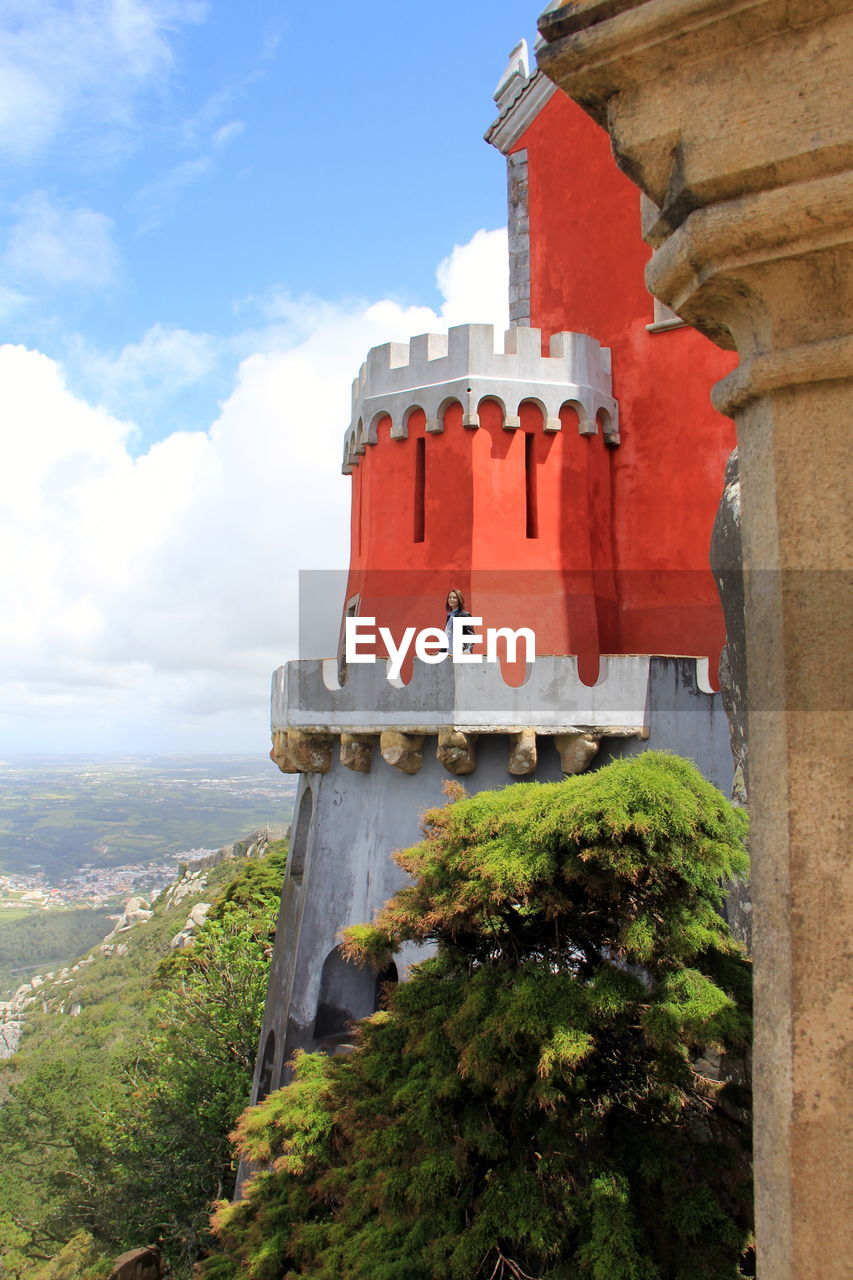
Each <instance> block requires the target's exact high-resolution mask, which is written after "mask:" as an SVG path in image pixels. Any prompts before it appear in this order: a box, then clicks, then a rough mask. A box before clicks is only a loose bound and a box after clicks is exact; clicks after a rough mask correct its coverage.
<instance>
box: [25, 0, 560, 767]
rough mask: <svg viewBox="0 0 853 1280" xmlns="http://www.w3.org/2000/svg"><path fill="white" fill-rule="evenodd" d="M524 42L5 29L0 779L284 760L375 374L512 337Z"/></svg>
mask: <svg viewBox="0 0 853 1280" xmlns="http://www.w3.org/2000/svg"><path fill="white" fill-rule="evenodd" d="M536 16H537V9H536V7H535V6H534V7H531V8H527V7H526V6H525V5H523V4H520V3H518V0H515V2H514V3H510V0H494V3H490V4H489V6H488V7H486V6H481V5H478V4H473V5H472V4H468V5H460V4H458V3H453V4H451V3H450V2H449V0H438V2H437V3H432V4H430V5H429V6H419V5H407V6H400V5H399V4H394V5H392V4H391V3H386V2H385V0H370V2H369V3H362V4H359V5H348V6H347V5H341V6H335V7H333V8H331V9H330V8H328V7H325V8H324V7H322V6H318V5H316V4H311V5H309V4H307V3H285V2H280V3H276V2H275V0H247V3H245V4H243V5H237V4H235V3H233V2H232V3H226V2H225V0H209V2H208V3H201V2H199V0H0V162H2V167H0V544H2V551H3V554H2V556H0V593H2V596H3V599H4V601H5V607H4V609H3V611H2V617H0V752H4V751H5V752H7V753H8V752H12V751H16V750H34V751H36V750H67V751H70V750H80V751H97V750H100V751H123V752H127V751H133V750H139V751H149V750H163V751H170V750H226V751H231V750H256V749H258V750H261V751H263V750H264V749H265V747H266V741H267V739H266V734H267V727H266V720H267V689H268V677H269V672H270V670H271V668H272V667H273V666H275V665H277V664H278V663H279V662H281V661H283V660H284V659H285V658H286V657H288V656H289V654H290V653H292V652H293V645H294V638H295V618H294V599H295V584H296V574H297V572H298V570H299V569H300V568H316V567H333V566H339V565H341V564H343V563H345V561H346V523H347V502H348V485H347V482H346V481H344V480H343V479H342V478H341V477H340V474H339V455H340V442H341V439H342V436H343V432H344V429H345V427H346V425H347V419H348V389H349V383H350V381H351V379H352V378H353V377H354V376H355V374H356V373H357V370H358V365H359V363H360V361H361V360H362V359H363V358H364V355H365V354H366V351H367V349H368V347H370V346H372V345H375V344H376V343H378V342H383V341H387V340H390V339H393V340H404V339H405V338H407V337H408V336H410V335H411V334H414V333H418V332H423V331H424V330H427V329H433V330H435V329H443V328H446V327H447V325H448V324H455V323H461V322H463V321H477V322H483V321H485V322H489V321H493V322H495V323H497V324H498V325H502V324H503V323H505V308H506V299H505V271H506V248H505V231H504V230H503V228H504V224H505V218H506V211H505V198H506V197H505V172H504V162H503V159H502V157H501V156H500V155H499V154H498V153H497V152H496V151H494V150H493V149H492V148H490V147H489V146H487V145H486V143H485V142H483V140H482V134H483V131H484V129H485V128H486V127H487V126H488V124H489V123H490V122H491V120H492V119H493V117H494V114H495V112H494V106H493V103H492V99H491V95H492V91H493V89H494V86H495V84H496V83H497V80H498V78H499V76H500V74H501V72H502V71H503V68H504V66H505V64H506V59H507V55H508V53H509V50H510V49H511V47H512V46H513V44H515V42H516V41H517V40H518V39H519V38H521V37H522V36H526V37H527V38H528V39H529V40H531V41H532V39H533V37H534V35H535V21H536Z"/></svg>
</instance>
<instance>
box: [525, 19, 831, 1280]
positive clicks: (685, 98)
mask: <svg viewBox="0 0 853 1280" xmlns="http://www.w3.org/2000/svg"><path fill="white" fill-rule="evenodd" d="M540 30H541V31H542V34H543V36H544V38H545V40H546V41H547V42H548V43H547V45H546V46H545V47H544V48H543V49H542V50H541V52H540V55H539V62H540V66H541V67H542V69H543V70H544V71H545V72H546V74H547V75H549V76H550V77H551V78H552V79H553V80H554V81H555V82H556V83H557V84H558V85H559V86H560V87H561V88H562V89H564V90H565V91H566V92H567V93H568V94H569V95H570V96H571V97H573V98H574V99H575V100H576V101H577V102H579V103H580V104H581V106H582V107H584V108H585V109H586V110H587V111H588V112H589V113H590V114H591V115H593V116H594V117H595V118H596V119H597V120H598V121H599V123H601V124H602V125H604V127H605V128H607V129H608V130H609V132H610V135H611V139H612V143H613V149H614V153H615V155H616V158H617V161H618V163H619V164H620V166H621V167H622V168H623V169H624V171H625V172H626V173H627V174H628V175H629V176H630V177H631V178H632V179H633V180H634V181H635V182H636V183H637V184H638V185H639V186H640V187H641V189H642V190H643V191H644V192H645V195H646V196H647V197H648V203H647V204H646V205H645V212H644V220H645V227H644V231H645V235H646V239H647V240H648V241H649V243H650V244H651V245H652V247H653V249H654V253H653V256H652V259H651V261H650V263H649V267H648V270H647V281H648V284H649V287H650V289H651V290H652V292H653V293H654V294H655V295H656V296H657V297H658V298H660V299H661V300H662V301H663V302H664V303H666V304H667V305H668V306H670V307H671V308H672V309H673V310H674V311H676V312H677V313H678V314H679V315H680V316H682V317H683V318H684V319H685V320H687V321H689V322H690V323H691V324H693V325H695V326H696V327H697V328H698V329H700V330H702V331H703V332H704V333H706V334H707V335H708V336H709V337H711V338H713V339H714V340H715V341H717V342H718V343H719V344H720V345H722V346H728V347H736V349H737V351H738V353H739V355H740V366H739V367H738V368H737V369H736V370H735V371H734V373H732V374H730V375H729V377H727V378H726V379H725V380H724V381H723V382H722V383H720V384H719V386H718V387H717V388H715V391H714V403H715V405H716V407H717V408H718V409H720V410H721V411H722V412H724V413H728V414H730V415H732V416H733V417H734V419H735V421H736V423H737V430H738V448H739V455H740V469H741V487H742V520H743V553H744V565H745V570H746V579H745V618H746V650H747V666H748V671H749V716H748V722H749V758H750V809H751V814H752V823H753V834H752V840H751V847H752V855H753V899H754V924H753V927H754V934H753V938H754V954H755V973H756V1009H757V1016H756V1037H755V1057H754V1082H755V1107H756V1134H755V1136H756V1217H757V1233H758V1269H759V1276H760V1277H761V1280H802V1277H805V1276H818V1275H819V1276H821V1277H822V1280H840V1278H841V1276H842V1275H846V1274H847V1270H848V1267H849V1257H850V1254H851V1250H853V1239H851V1217H850V1215H849V1211H848V1209H847V1206H846V1203H845V1191H846V1186H849V1174H850V1144H849V1139H848V1137H847V1135H848V1134H849V1121H848V1123H845V1118H846V1117H849V1109H850V1084H849V1079H848V1080H847V1081H845V1075H844V1060H845V1053H846V1051H847V1046H848V1044H849V1032H850V1019H849V1005H848V1003H847V1002H846V1001H845V999H844V996H845V988H844V982H845V977H846V974H845V961H844V957H845V954H847V953H848V952H849V945H850V943H849V940H850V937H851V935H853V922H851V911H850V889H849V884H850V878H849V872H848V857H849V855H848V848H849V827H848V826H847V823H846V816H847V815H848V813H849V810H848V788H849V783H848V782H847V781H846V778H845V775H846V773H847V767H848V757H849V741H850V731H851V726H850V715H849V702H850V692H849V691H850V685H851V674H853V673H851V669H850V652H851V644H850V621H849V619H850V610H849V603H848V601H847V600H846V599H845V595H844V592H845V590H846V589H847V588H849V574H850V570H851V553H850V528H849V520H848V516H847V510H848V507H847V503H848V501H849V499H848V497H847V495H848V494H849V488H850V485H849V477H850V462H849V444H848V440H849V433H850V423H851V421H853V338H851V315H853V261H851V239H853V227H852V226H851V223H853V216H851V210H853V181H851V173H850V169H851V160H853V102H852V101H851V93H852V92H853V4H851V0H678V3H673V0H585V2H583V3H567V2H566V0H563V2H562V3H561V2H560V0H556V2H555V3H554V4H552V5H551V6H550V8H549V9H548V10H547V11H546V13H545V14H543V16H542V18H541V20H540ZM682 425H683V428H684V429H687V430H689V423H685V424H682ZM845 578H846V581H845ZM845 1183H846V1186H845Z"/></svg>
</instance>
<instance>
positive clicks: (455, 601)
mask: <svg viewBox="0 0 853 1280" xmlns="http://www.w3.org/2000/svg"><path fill="white" fill-rule="evenodd" d="M445 609H446V611H447V621H446V622H445V624H444V630H445V631H446V633H447V647H448V649H449V650H450V652H451V653H452V652H453V619H454V618H470V617H471V615H470V613H469V612H468V610H467V609H466V608H465V597H464V596H463V594H462V592H461V591H457V589H456V588H455V587H451V589H450V590H449V591H448V593H447V600H446V601H445ZM462 635H463V638H464V639H465V641H466V643H464V644H463V645H462V652H463V653H470V652H471V650H472V649H473V648H474V645H473V642H469V641H468V636H473V635H474V628H473V627H463V628H462Z"/></svg>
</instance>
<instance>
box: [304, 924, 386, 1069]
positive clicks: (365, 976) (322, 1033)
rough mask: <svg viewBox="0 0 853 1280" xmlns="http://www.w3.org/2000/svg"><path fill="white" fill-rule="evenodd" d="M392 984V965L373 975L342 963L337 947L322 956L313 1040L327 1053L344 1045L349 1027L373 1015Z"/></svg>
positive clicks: (348, 963) (345, 962)
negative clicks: (326, 1050) (319, 1042)
mask: <svg viewBox="0 0 853 1280" xmlns="http://www.w3.org/2000/svg"><path fill="white" fill-rule="evenodd" d="M396 981H397V966H396V965H394V964H389V965H388V966H387V968H385V969H383V970H382V972H381V973H379V974H375V973H372V972H371V971H370V970H369V969H360V968H358V967H357V966H356V965H354V964H351V963H350V962H349V961H348V960H345V959H344V957H343V955H342V954H341V949H340V947H335V949H334V951H330V952H329V954H328V955H327V956H326V959H325V961H324V964H323V972H322V975H321V977H320V996H319V999H318V1000H317V1015H316V1017H315V1019H314V1039H315V1040H320V1041H323V1042H324V1045H323V1047H326V1048H330V1049H331V1048H334V1047H335V1046H336V1045H340V1044H343V1043H345V1042H346V1041H347V1040H349V1038H350V1035H351V1031H350V1025H351V1023H353V1022H358V1021H359V1019H360V1018H369V1017H370V1015H371V1014H372V1013H375V1012H376V1010H377V1009H378V1008H380V1007H381V1006H382V1002H383V1000H384V999H385V993H386V991H387V986H388V983H390V982H396Z"/></svg>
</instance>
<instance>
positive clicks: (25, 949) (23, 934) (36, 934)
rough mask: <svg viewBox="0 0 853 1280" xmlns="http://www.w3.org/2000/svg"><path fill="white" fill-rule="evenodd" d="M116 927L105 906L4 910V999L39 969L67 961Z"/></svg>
mask: <svg viewBox="0 0 853 1280" xmlns="http://www.w3.org/2000/svg"><path fill="white" fill-rule="evenodd" d="M111 927H112V920H111V919H110V913H109V911H108V910H107V909H106V908H105V907H103V908H100V909H94V908H92V907H78V908H67V909H65V910H51V911H21V912H14V913H13V912H8V911H4V912H3V913H2V914H0V1000H4V999H6V998H7V997H8V996H9V995H11V994H12V992H13V991H15V990H16V988H17V987H19V986H21V984H22V983H23V982H24V981H25V980H27V979H29V978H30V977H32V975H33V974H34V973H37V972H39V970H42V971H43V970H45V969H50V968H52V967H53V966H61V965H64V964H67V963H68V962H69V961H70V960H72V959H74V957H76V956H79V955H82V954H83V953H84V952H85V951H88V950H89V948H90V947H92V946H94V944H95V943H96V942H100V940H101V938H103V936H104V934H106V933H108V932H109V930H110V928H111Z"/></svg>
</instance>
